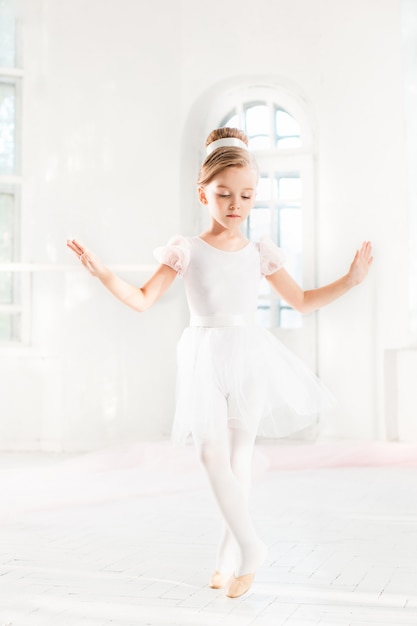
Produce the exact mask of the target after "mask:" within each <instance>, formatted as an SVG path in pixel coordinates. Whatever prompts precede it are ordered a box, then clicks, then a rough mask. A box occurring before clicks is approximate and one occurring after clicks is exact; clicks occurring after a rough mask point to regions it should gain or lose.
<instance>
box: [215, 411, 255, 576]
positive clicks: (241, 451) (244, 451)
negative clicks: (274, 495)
mask: <svg viewBox="0 0 417 626" xmlns="http://www.w3.org/2000/svg"><path fill="white" fill-rule="evenodd" d="M228 431H229V458H230V465H231V468H232V471H233V473H234V475H235V476H236V478H237V480H238V481H239V483H240V486H241V489H242V493H243V496H244V497H245V499H246V503H247V504H248V503H249V493H250V487H251V474H252V455H253V446H254V443H255V435H251V434H250V433H249V432H248V431H247V430H245V429H243V428H241V427H240V425H239V423H238V421H237V420H229V429H228ZM236 548H237V546H236V542H235V540H234V538H233V535H232V533H231V532H230V530H229V528H228V526H227V525H226V524H224V526H223V530H222V536H221V539H220V543H219V546H218V551H217V561H216V570H217V571H218V572H221V573H222V574H224V575H226V576H227V575H228V574H231V573H233V571H234V564H235V560H236Z"/></svg>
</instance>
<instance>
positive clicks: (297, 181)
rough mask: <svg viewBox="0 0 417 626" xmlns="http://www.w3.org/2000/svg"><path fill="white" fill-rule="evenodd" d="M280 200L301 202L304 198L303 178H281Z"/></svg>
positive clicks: (279, 183) (279, 180)
mask: <svg viewBox="0 0 417 626" xmlns="http://www.w3.org/2000/svg"><path fill="white" fill-rule="evenodd" d="M278 185H279V198H280V199H281V198H282V199H284V200H299V199H300V198H301V197H302V185H301V178H298V177H288V178H284V177H283V178H279V179H278Z"/></svg>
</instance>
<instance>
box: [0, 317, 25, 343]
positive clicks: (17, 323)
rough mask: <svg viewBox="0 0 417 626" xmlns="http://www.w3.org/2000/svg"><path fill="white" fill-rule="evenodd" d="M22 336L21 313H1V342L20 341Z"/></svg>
mask: <svg viewBox="0 0 417 626" xmlns="http://www.w3.org/2000/svg"><path fill="white" fill-rule="evenodd" d="M20 335H21V315H20V313H0V342H2V341H19V340H20Z"/></svg>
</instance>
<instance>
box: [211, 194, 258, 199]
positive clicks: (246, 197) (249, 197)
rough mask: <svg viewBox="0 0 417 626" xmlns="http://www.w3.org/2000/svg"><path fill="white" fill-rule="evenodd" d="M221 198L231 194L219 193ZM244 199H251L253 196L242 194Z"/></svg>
mask: <svg viewBox="0 0 417 626" xmlns="http://www.w3.org/2000/svg"><path fill="white" fill-rule="evenodd" d="M218 196H219V198H230V196H229V194H223V193H219V194H218ZM242 198H243V200H250V199H251V196H242Z"/></svg>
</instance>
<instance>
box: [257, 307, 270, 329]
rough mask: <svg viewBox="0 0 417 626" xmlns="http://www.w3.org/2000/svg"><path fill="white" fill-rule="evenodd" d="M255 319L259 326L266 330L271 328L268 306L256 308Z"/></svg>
mask: <svg viewBox="0 0 417 626" xmlns="http://www.w3.org/2000/svg"><path fill="white" fill-rule="evenodd" d="M257 319H258V322H259V324H261V326H265V327H266V328H268V327H269V326H271V309H270V307H269V306H262V307H259V308H258V313H257Z"/></svg>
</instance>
